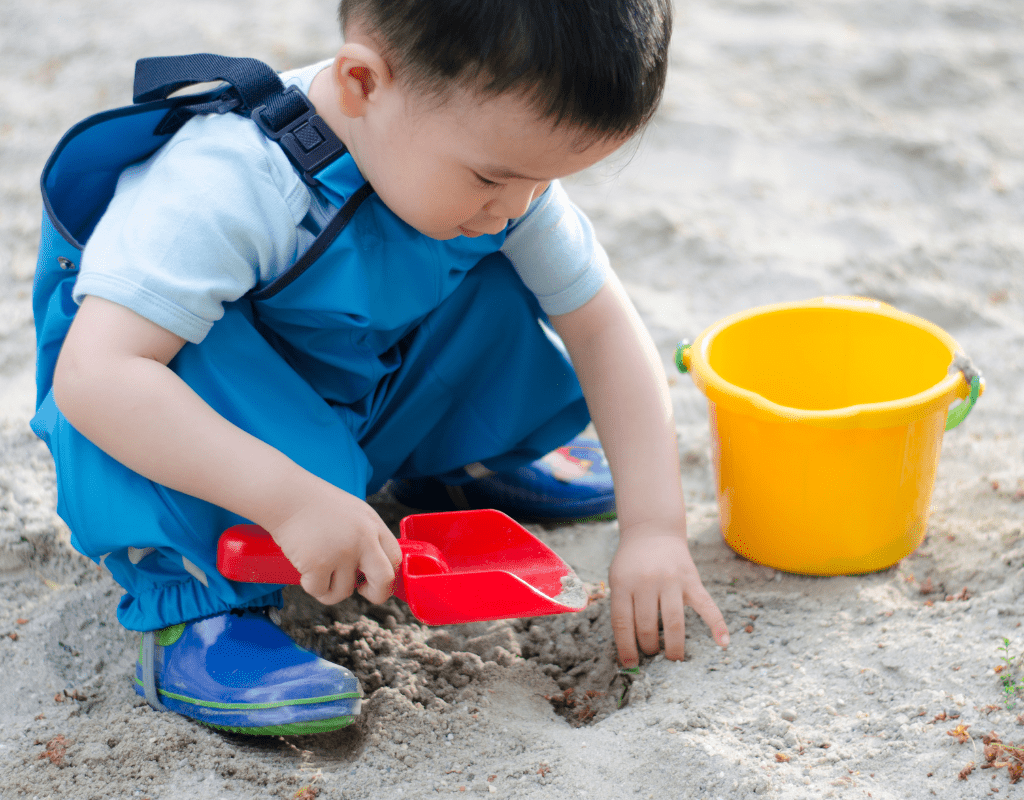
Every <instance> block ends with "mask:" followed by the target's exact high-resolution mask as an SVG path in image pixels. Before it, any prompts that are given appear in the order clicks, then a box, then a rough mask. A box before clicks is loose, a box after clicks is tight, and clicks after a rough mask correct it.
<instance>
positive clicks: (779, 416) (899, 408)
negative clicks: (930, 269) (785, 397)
mask: <svg viewBox="0 0 1024 800" xmlns="http://www.w3.org/2000/svg"><path fill="white" fill-rule="evenodd" d="M818 308H836V309H845V310H854V311H863V312H866V313H871V314H876V315H878V316H884V317H888V318H890V319H895V320H898V321H900V322H905V323H907V324H909V325H913V326H915V327H917V328H921V329H922V330H925V331H927V332H928V333H931V334H932V335H934V336H935V337H936V338H937V339H939V340H940V341H941V342H942V343H943V344H945V345H946V347H947V348H948V349H949V352H950V361H951V362H952V359H953V356H954V355H955V354H956V353H962V352H963V351H962V349H961V348H960V345H959V344H957V342H956V340H955V339H954V338H953V337H952V336H950V335H949V334H948V333H946V331H944V330H943V329H942V328H940V327H939V326H938V325H935V324H934V323H932V322H929V321H928V320H926V319H922V318H921V317H917V316H915V315H913V314H909V313H907V312H905V311H900V310H899V309H897V308H894V307H892V306H890V305H888V304H887V303H884V302H882V301H881V300H875V299H873V298H870V297H856V296H850V295H829V296H824V297H816V298H813V299H811V300H801V301H795V302H788V303H774V304H771V305H764V306H757V307H756V308H751V309H747V310H745V311H740V312H737V313H735V314H732V315H730V316H728V317H725V318H724V319H721V320H719V321H718V322H716V323H714V324H713V325H711V326H710V327H708V328H707V329H705V330H704V331H703V332H702V333H701V334H700V335H699V336H698V337H697V339H696V340H695V341H694V343H693V347H692V348H691V350H690V353H691V356H690V364H689V372H690V375H691V377H692V378H693V379H694V383H695V384H696V385H697V388H699V389H700V390H701V391H702V392H703V393H704V394H705V395H706V396H707V397H708V399H709V400H712V401H714V402H718V403H720V402H721V401H722V400H723V399H726V400H727V401H732V403H731V404H729V403H728V402H727V403H726V404H727V405H730V407H733V408H734V410H735V406H737V405H739V406H742V407H744V408H745V409H747V410H749V411H753V412H754V413H755V414H756V415H757V416H759V417H762V418H767V419H772V420H775V421H779V420H785V421H788V422H803V423H807V424H811V425H816V426H820V427H826V428H854V427H860V428H886V427H896V426H897V425H906V424H908V423H910V422H913V421H914V420H918V419H922V418H923V417H925V416H928V415H929V414H931V413H934V412H936V411H940V410H941V411H942V412H943V413H945V410H946V409H947V407H948V405H949V403H950V402H952V400H953V399H954V397H963V396H964V393H965V389H966V388H969V385H968V383H967V381H966V379H965V378H964V377H963V374H962V373H960V372H955V373H951V374H947V375H946V376H945V377H944V378H943V379H942V380H941V381H939V382H938V383H936V384H935V385H934V386H931V387H929V388H928V389H925V390H924V391H923V392H918V393H917V394H914V395H910V396H908V397H901V398H899V399H896V400H886V401H883V402H879V403H858V404H856V405H852V406H845V407H842V408H834V409H825V410H812V409H802V408H792V407H790V406H783V405H779V404H778V403H774V402H772V401H771V400H769V399H767V398H766V397H764V396H763V395H760V394H758V393H756V392H752V391H750V390H749V389H743V388H741V387H739V386H736V385H735V384H732V383H730V382H729V381H727V380H725V378H723V377H722V376H721V375H719V374H718V373H717V372H715V370H714V369H713V368H712V367H711V364H710V362H709V360H708V349H709V347H710V346H711V343H712V341H713V340H714V338H715V336H716V335H717V334H718V333H720V332H721V331H723V330H724V329H726V328H728V327H731V326H732V325H735V324H737V323H739V322H742V321H744V320H746V319H750V318H751V317H756V316H760V315H762V314H766V313H770V312H775V311H790V310H802V309H818Z"/></svg>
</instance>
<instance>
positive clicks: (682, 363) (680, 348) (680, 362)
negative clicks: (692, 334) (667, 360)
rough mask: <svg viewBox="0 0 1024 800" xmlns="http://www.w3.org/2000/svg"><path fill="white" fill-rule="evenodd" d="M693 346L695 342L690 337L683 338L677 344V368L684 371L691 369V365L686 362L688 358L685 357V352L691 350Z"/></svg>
mask: <svg viewBox="0 0 1024 800" xmlns="http://www.w3.org/2000/svg"><path fill="white" fill-rule="evenodd" d="M692 346H693V342H691V341H690V340H689V339H683V340H682V341H681V342H680V343H679V344H678V345H676V369H678V370H679V371H680V372H682V373H684V374H685V373H687V372H689V371H690V368H689V366H687V364H686V360H685V359H684V358H683V353H684V352H686V351H687V350H689V349H690V348H691V347H692Z"/></svg>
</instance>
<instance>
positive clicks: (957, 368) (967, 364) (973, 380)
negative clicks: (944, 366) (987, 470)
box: [676, 339, 982, 431]
mask: <svg viewBox="0 0 1024 800" xmlns="http://www.w3.org/2000/svg"><path fill="white" fill-rule="evenodd" d="M692 346H693V343H692V342H691V341H690V340H689V339H683V340H682V341H681V342H679V344H678V345H677V346H676V369H678V370H679V371H680V372H683V373H686V372H689V371H690V368H689V365H688V364H687V360H688V359H687V358H686V351H687V350H689V349H690V347H692ZM949 371H950V372H951V373H952V372H960V373H962V374H963V376H964V380H966V381H967V383H969V384H970V387H971V391H970V393H969V394H968V395H967V397H966V399H964V400H961V401H960V402H959V403H957V404H956V405H955V406H953V407H952V408H951V409H949V414H948V415H947V416H946V430H947V431H949V430H952V429H953V428H955V427H956V426H957V425H959V424H960V423H961V422H963V421H964V420H965V419H967V415H968V414H970V413H971V409H972V408H974V404H975V403H976V402H978V397H979V396H980V395H981V381H982V378H981V373H980V372H978V369H977V367H975V366H974V364H973V363H972V362H971V359H970V358H968V357H967V356H966V355H964V354H963V353H957V354H956V355H955V356H953V363H952V364H950V365H949Z"/></svg>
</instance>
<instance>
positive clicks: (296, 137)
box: [32, 55, 589, 631]
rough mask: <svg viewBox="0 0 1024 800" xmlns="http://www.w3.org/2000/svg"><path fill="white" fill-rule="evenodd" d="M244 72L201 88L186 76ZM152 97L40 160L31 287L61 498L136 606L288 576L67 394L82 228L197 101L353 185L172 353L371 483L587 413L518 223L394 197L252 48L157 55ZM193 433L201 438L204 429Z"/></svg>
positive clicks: (574, 425)
mask: <svg viewBox="0 0 1024 800" xmlns="http://www.w3.org/2000/svg"><path fill="white" fill-rule="evenodd" d="M210 80H225V81H227V82H228V83H229V84H230V88H227V89H226V90H225V89H218V90H214V91H212V92H208V93H206V94H203V95H200V96H197V97H193V98H190V99H187V100H182V99H180V98H178V99H170V100H168V99H166V97H167V95H168V94H170V93H171V92H172V91H174V90H175V89H178V88H181V87H182V86H185V85H188V84H191V83H198V82H204V81H210ZM135 102H136V105H133V106H129V107H127V108H123V109H117V110H114V111H109V112H105V113H102V114H98V115H96V116H93V117H90V118H89V119H87V120H85V121H83V122H82V123H79V124H78V125H77V126H75V127H74V128H72V129H71V130H70V131H69V132H68V133H67V134H66V135H65V137H64V138H63V139H62V140H61V142H60V143H59V144H58V146H57V148H56V149H55V150H54V153H53V155H52V156H51V157H50V160H49V161H48V162H47V165H46V167H45V169H44V172H43V178H42V190H43V198H44V204H45V213H44V216H43V230H42V242H41V246H40V253H39V263H38V267H37V272H36V279H35V284H34V287H33V308H34V314H35V323H36V334H37V375H36V378H37V389H38V396H37V413H36V415H35V417H34V418H33V420H32V427H33V430H34V431H35V432H36V433H37V434H38V435H39V436H40V438H42V439H43V440H44V441H45V442H46V444H47V446H48V447H49V448H50V451H51V453H52V454H53V458H54V463H55V466H56V477H57V490H58V508H57V510H58V512H59V514H60V515H61V517H62V518H63V519H64V521H65V522H66V523H67V524H68V526H69V528H70V529H71V534H72V535H71V541H72V544H73V545H74V547H75V548H76V549H77V550H79V551H80V552H81V553H83V554H85V555H86V556H88V557H90V558H92V559H93V560H95V561H97V562H100V563H102V564H104V565H105V566H106V567H107V568H108V569H109V570H110V571H111V573H112V574H113V576H114V578H115V580H117V582H118V583H119V584H121V586H123V587H124V589H125V591H126V594H125V595H124V597H123V598H122V600H121V603H120V605H119V608H118V618H119V619H120V621H121V622H122V624H123V625H124V626H125V627H126V628H129V629H132V630H139V631H149V630H155V629H158V628H163V627H166V626H168V625H173V624H176V623H178V622H184V621H188V620H192V619H196V618H199V617H203V616H207V615H211V614H215V613H219V612H222V611H225V610H228V609H231V608H242V607H253V606H262V605H275V604H276V605H280V602H281V595H280V587H279V586H276V585H268V584H243V583H235V582H232V581H229V580H227V579H226V578H224V577H222V576H221V575H220V574H219V573H218V572H217V570H216V566H215V564H216V543H217V538H218V536H219V534H220V533H221V532H222V531H223V530H224V529H226V528H227V527H229V526H231V525H233V524H236V523H238V522H242V521H244V520H241V519H240V518H239V517H238V516H237V515H234V514H232V513H229V512H228V511H225V510H224V509H221V508H218V507H216V506H214V505H212V504H210V503H207V502H205V501H202V500H199V499H196V498H194V497H190V496H187V495H184V494H182V493H180V492H176V491H174V490H171V489H168V488H167V487H165V486H161V485H159V484H156V483H153V482H152V481H149V480H148V479H146V478H144V477H142V476H141V475H139V474H137V473H135V472H133V471H131V470H129V469H128V468H126V467H125V466H123V465H121V464H120V463H118V462H117V461H115V460H114V459H112V458H110V457H109V456H107V455H106V454H105V453H103V452H102V451H101V450H99V449H98V448H97V447H96V446H95V445H93V444H92V443H91V442H89V441H88V440H87V439H85V438H84V437H83V436H82V435H81V434H80V433H78V432H77V431H76V430H75V429H74V428H73V427H72V426H71V425H70V424H69V423H68V421H67V420H66V419H65V418H64V416H63V414H61V412H60V411H59V409H58V408H57V407H56V405H55V404H54V401H53V394H52V391H51V383H52V376H53V370H54V366H55V364H56V359H57V355H58V353H59V350H60V346H61V343H62V341H63V339H64V337H65V335H66V333H67V330H68V327H69V326H70V324H71V321H72V319H73V317H74V314H75V312H76V310H77V306H76V304H75V303H74V302H73V300H72V299H71V292H72V287H73V285H74V281H75V279H76V274H77V268H78V264H79V262H80V258H81V250H82V247H83V246H84V244H85V242H86V241H87V239H88V237H89V234H90V233H91V231H92V229H93V227H94V226H95V224H96V222H97V220H98V219H99V217H100V216H101V215H102V214H103V212H104V210H105V208H106V206H107V204H108V203H109V201H110V198H111V196H112V195H113V191H114V188H115V185H116V181H117V178H118V176H119V175H120V172H121V170H122V169H123V168H124V167H126V166H128V165H129V164H131V163H134V162H137V161H140V160H142V159H144V158H147V157H148V156H149V155H151V154H152V153H153V152H155V151H156V149H158V148H159V147H160V146H161V145H162V144H164V143H165V142H166V141H167V140H168V139H169V138H170V136H171V135H172V134H173V132H174V131H175V130H177V128H179V127H180V126H181V124H183V123H184V122H185V121H187V119H188V118H189V117H190V116H192V115H194V114H195V113H242V114H245V115H251V116H252V117H253V119H254V120H255V121H256V122H257V124H259V125H260V127H261V128H263V130H264V132H265V133H267V135H268V136H271V137H272V138H274V139H276V140H278V141H279V142H280V143H281V145H282V147H284V148H285V150H286V152H287V153H288V154H289V157H290V158H291V159H292V162H293V164H295V166H296V168H297V169H298V170H299V171H300V172H301V173H303V175H304V177H305V178H306V180H307V182H309V183H310V185H314V186H316V185H321V188H320V190H321V191H324V192H325V193H327V194H328V196H332V199H334V201H335V202H340V203H342V205H341V209H340V211H339V212H338V214H337V216H336V217H335V219H334V220H333V221H332V222H331V223H329V224H328V226H327V227H326V228H325V229H324V231H323V232H322V233H321V235H320V236H319V237H318V239H317V240H316V241H315V242H314V244H313V246H312V248H311V249H310V250H309V252H307V253H306V255H305V256H303V257H302V258H300V259H299V261H298V262H297V263H296V264H295V266H294V267H292V268H291V269H290V270H289V271H288V272H287V273H285V274H284V275H282V276H281V277H280V278H278V279H276V280H275V281H273V282H272V283H270V284H268V285H265V286H260V287H257V288H256V289H255V290H253V291H252V292H250V293H249V294H248V295H247V296H245V297H243V298H242V299H241V300H239V301H237V302H235V303H232V304H229V305H228V306H227V307H226V308H225V314H224V317H223V319H222V320H220V321H218V322H217V323H216V324H215V325H214V326H213V329H212V330H211V331H210V333H209V334H208V335H207V337H206V338H205V339H204V340H203V341H202V342H201V343H200V344H186V345H185V346H184V347H183V348H182V349H181V351H180V352H179V353H178V355H177V356H176V357H175V358H174V359H173V360H172V361H171V363H170V364H169V366H170V368H171V369H173V370H174V371H175V372H176V373H177V374H178V375H179V376H181V378H182V379H183V380H185V382H186V383H188V385H189V386H191V387H192V388H193V389H194V390H195V391H196V392H197V393H198V394H199V395H200V396H201V397H203V398H204V400H205V401H206V402H207V403H208V404H209V405H210V406H212V407H213V408H214V409H215V410H216V411H218V412H219V413H220V414H221V415H223V416H224V417H225V418H227V419H228V420H230V421H231V422H232V423H234V424H235V425H237V426H239V427H240V428H242V429H244V430H246V431H248V432H249V433H251V434H253V435H254V436H256V437H258V438H260V439H261V440H263V441H265V442H267V443H268V444H270V445H272V446H274V447H276V448H277V449H278V450H280V451H281V452H283V453H284V454H286V455H287V456H288V457H290V458H291V459H292V460H294V461H295V462H296V463H298V464H299V465H301V466H302V467H304V468H305V469H307V470H309V471H310V472H312V473H314V474H316V475H318V476H319V477H321V478H323V479H325V480H327V481H329V482H331V483H332V484H334V485H335V486H338V487H339V488H341V489H344V490H345V491H347V492H350V493H351V494H353V495H356V496H358V497H362V498H364V497H366V496H367V494H372V493H373V492H375V491H377V490H378V489H380V488H381V487H382V486H383V485H384V483H385V482H386V481H387V480H388V479H389V478H391V477H417V476H427V475H434V476H445V475H447V476H448V477H449V478H450V479H451V480H453V481H455V480H457V479H458V477H459V476H464V471H463V470H462V469H461V468H462V467H463V466H464V465H466V464H471V463H474V462H485V463H486V464H487V466H488V467H490V468H491V469H499V470H500V469H507V468H510V467H513V466H518V465H520V464H525V463H528V462H530V461H532V460H534V459H537V458H539V457H540V456H542V455H543V454H545V453H547V452H548V451H550V450H552V449H553V448H555V447H557V446H559V445H561V444H563V443H564V442H566V441H568V440H569V439H570V438H572V436H574V435H575V434H577V433H578V432H579V431H580V430H582V428H583V427H585V425H586V424H587V421H588V419H589V417H588V414H587V409H586V405H585V403H584V401H583V396H582V392H581V390H580V386H579V383H578V381H577V379H576V376H575V373H574V372H573V370H572V367H571V365H570V364H569V362H568V359H567V357H566V355H565V353H564V351H563V349H562V348H561V347H560V343H558V342H557V340H556V339H553V338H552V336H551V334H550V331H548V330H547V329H546V328H545V326H544V324H543V318H544V314H543V312H542V311H541V309H540V307H539V305H538V303H537V301H536V299H535V297H534V296H533V295H532V294H531V293H530V292H529V291H528V290H527V289H526V287H525V286H524V285H523V284H522V282H521V281H520V280H519V278H518V276H517V275H516V273H515V272H514V270H513V269H512V266H511V264H510V263H509V262H508V261H507V259H505V257H504V256H503V255H501V254H500V253H499V252H498V250H499V248H500V247H501V244H502V241H503V239H504V234H499V235H498V236H488V237H479V238H476V239H467V238H460V239H456V240H452V241H450V242H438V241H435V240H432V239H429V238H427V237H424V236H422V235H420V234H418V233H416V231H414V230H413V229H412V228H409V227H408V226H406V225H405V224H404V223H402V222H401V221H400V220H398V218H397V217H395V216H394V215H393V214H392V213H391V212H390V211H389V210H388V209H387V208H386V207H385V206H384V205H383V203H382V202H381V201H380V199H379V198H378V197H377V196H376V195H375V194H374V193H373V191H372V188H371V187H370V186H369V184H367V183H366V182H365V181H364V180H363V178H362V176H361V175H360V173H359V171H358V169H357V168H356V166H355V164H354V162H353V161H352V159H351V157H350V156H349V155H347V154H346V153H344V147H343V146H342V145H341V143H340V142H338V141H337V140H336V139H335V137H334V136H333V134H332V133H331V132H330V130H329V129H328V128H327V127H326V125H324V123H323V122H322V120H320V118H319V117H317V116H315V114H314V112H313V109H312V106H311V105H310V104H309V102H308V100H306V99H305V97H304V96H303V95H302V94H301V93H300V92H298V91H297V90H295V89H290V90H288V91H283V85H282V84H281V83H280V80H279V79H278V78H277V76H276V75H275V74H274V73H273V71H272V70H270V68H269V67H266V66H265V65H263V64H260V63H259V62H256V61H253V60H252V59H227V58H222V57H217V56H205V55H204V56H188V57H181V58H171V59H143V60H142V61H140V62H139V64H138V66H137V72H136V85H135ZM185 446H187V443H186V444H185Z"/></svg>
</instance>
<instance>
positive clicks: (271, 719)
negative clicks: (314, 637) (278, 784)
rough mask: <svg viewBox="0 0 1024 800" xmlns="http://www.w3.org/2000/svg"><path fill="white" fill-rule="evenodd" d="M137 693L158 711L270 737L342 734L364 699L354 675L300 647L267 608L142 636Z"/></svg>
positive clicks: (185, 624) (219, 615) (137, 666)
mask: <svg viewBox="0 0 1024 800" xmlns="http://www.w3.org/2000/svg"><path fill="white" fill-rule="evenodd" d="M135 691H136V693H137V694H140V695H142V696H143V697H145V698H146V700H147V701H148V702H149V704H150V705H152V706H153V707H154V708H156V709H157V710H160V711H175V712H177V713H178V714H182V715H183V716H186V717H191V718H192V719H194V720H196V721H198V722H201V723H203V724H204V725H209V726H210V727H212V728H219V729H221V730H228V731H233V732H235V733H248V734H254V735H268V736H290V735H297V734H309V733H323V732H326V731H333V730H337V729H338V728H343V727H345V726H346V725H348V724H349V723H351V722H352V719H353V717H354V715H356V714H358V713H359V706H360V703H361V697H362V693H361V692H360V690H359V682H358V681H357V680H356V677H355V676H354V675H353V674H352V673H351V672H349V671H348V670H347V669H345V668H344V667H341V666H339V665H337V664H332V663H331V662H330V661H325V660H324V659H322V658H319V657H317V656H316V655H314V654H313V653H311V652H309V651H308V650H304V649H302V648H301V647H299V646H298V645H297V644H295V642H293V641H292V640H291V639H290V638H289V637H288V636H287V635H286V634H285V633H284V632H283V631H282V630H281V629H280V628H278V627H277V625H275V624H274V623H273V622H271V621H270V619H269V618H268V617H267V614H266V612H265V611H264V610H258V611H254V610H246V611H229V612H227V613H224V614H218V615H216V616H213V617H206V618H204V619H199V620H195V621H193V622H187V623H182V624H180V625H172V626H171V627H169V628H164V629H163V630H160V631H153V632H150V633H145V634H143V639H142V646H141V647H140V649H139V661H138V663H137V664H136V665H135Z"/></svg>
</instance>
